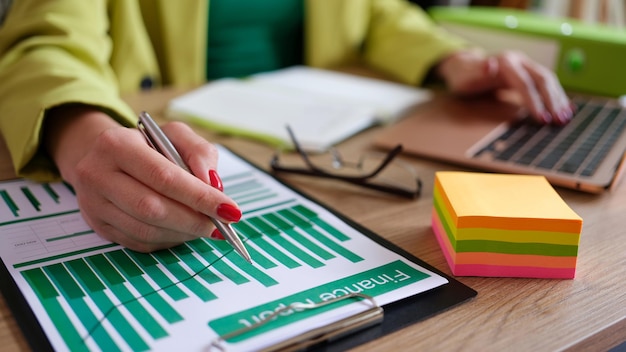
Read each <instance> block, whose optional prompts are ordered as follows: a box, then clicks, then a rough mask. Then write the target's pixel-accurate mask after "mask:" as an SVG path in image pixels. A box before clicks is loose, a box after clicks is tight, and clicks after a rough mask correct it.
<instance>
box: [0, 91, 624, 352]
mask: <svg viewBox="0 0 626 352" xmlns="http://www.w3.org/2000/svg"><path fill="white" fill-rule="evenodd" d="M180 93H182V91H181V90H162V91H155V92H151V93H143V94H140V95H136V96H132V97H128V99H127V101H128V102H129V103H130V104H131V106H133V107H134V108H135V109H136V111H139V110H147V111H149V112H150V113H151V114H152V115H153V116H155V117H156V118H157V119H158V120H160V121H161V122H162V121H164V119H163V110H164V108H165V105H166V103H167V101H168V100H169V99H170V98H172V97H174V96H176V95H178V94H180ZM198 131H199V133H200V134H202V135H203V136H205V137H206V138H207V139H209V140H211V141H214V142H217V143H221V144H224V145H225V146H227V147H229V148H231V149H232V150H234V151H235V152H237V153H239V154H240V155H242V156H244V157H246V158H248V159H250V160H251V161H253V162H254V163H256V164H257V165H259V166H260V167H262V168H264V169H267V167H268V164H269V160H270V157H271V155H272V153H273V150H272V148H268V147H266V146H265V145H261V144H258V143H255V142H251V141H247V140H241V139H234V138H229V137H226V136H217V135H215V134H212V133H209V132H207V131H203V130H198ZM376 132H377V130H376V129H371V130H368V131H366V132H364V133H362V134H360V135H358V136H356V137H355V138H352V139H350V140H349V141H347V142H345V143H342V144H341V145H340V149H341V150H342V151H343V152H344V153H346V154H348V155H350V154H352V155H357V154H358V153H360V152H362V151H363V150H367V149H370V140H371V138H372V136H373V135H374V134H375V133H376ZM404 159H405V160H406V161H408V162H409V163H411V164H413V165H414V166H415V167H416V168H417V170H418V172H419V174H420V176H421V177H422V179H423V181H424V192H423V194H422V196H421V197H420V198H419V199H418V200H416V201H408V200H403V199H398V198H393V197H388V196H384V195H380V194H378V193H375V192H363V190H362V189H360V188H357V187H354V186H352V185H347V184H346V185H344V184H341V183H338V182H335V181H328V180H317V179H313V178H307V177H304V176H280V177H281V178H282V179H283V180H285V181H286V182H288V183H289V184H291V185H292V186H294V187H295V188H297V189H298V190H301V191H302V192H304V193H306V194H308V195H311V196H312V197H313V198H314V199H317V200H319V201H320V202H322V203H326V204H329V205H331V206H332V207H333V208H335V209H337V210H338V211H339V212H340V213H342V214H344V215H346V216H348V217H350V218H352V219H354V220H355V221H357V222H358V223H360V224H362V225H363V226H365V227H367V228H369V229H371V230H373V231H374V232H376V233H378V234H379V235H381V236H383V237H385V238H387V239H388V240H390V241H392V242H394V243H395V244H397V245H399V246H400V247H402V248H404V249H405V250H407V251H409V252H410V253H412V254H414V255H415V256H417V257H419V258H421V259H423V260H425V261H426V262H428V263H429V264H431V265H433V266H435V267H436V268H438V269H440V270H442V271H444V272H446V273H448V274H450V270H449V269H448V267H447V264H446V262H445V258H444V256H443V253H442V252H441V250H440V249H439V246H438V244H437V241H436V240H435V237H434V234H433V232H432V230H431V228H430V214H431V213H430V212H431V208H432V189H433V179H434V172H435V171H439V170H463V169H462V168H458V167H456V166H453V165H449V164H443V163H438V162H434V161H430V160H420V159H416V158H404ZM10 165H11V164H10V158H9V156H8V153H7V151H6V148H5V146H4V143H0V179H8V178H12V177H14V174H13V172H12V169H11V166H10ZM623 183H624V182H623ZM623 183H622V184H621V185H618V187H617V188H616V189H615V190H614V191H613V192H611V193H605V194H601V195H589V194H583V193H579V192H575V191H570V190H565V189H557V191H558V192H559V194H560V195H561V196H562V197H563V198H564V199H565V201H566V202H567V203H568V204H569V205H570V206H571V207H572V208H573V209H574V211H576V212H577V213H578V214H579V215H580V216H581V217H582V218H583V221H584V224H583V233H582V236H581V241H580V247H579V254H578V263H577V273H576V278H575V279H573V280H548V279H515V278H481V277H459V278H458V279H459V280H460V281H462V282H463V283H465V284H467V285H469V286H470V287H472V288H474V289H476V290H477V291H478V296H477V297H476V298H475V299H473V300H472V301H470V302H467V303H464V304H462V305H459V306H457V307H454V308H452V309H450V310H448V311H445V312H442V313H441V314H438V315H436V316H434V317H432V318H430V319H427V320H424V321H422V322H419V323H417V324H414V325H411V326H409V327H407V328H405V329H403V330H400V331H398V332H396V333H393V334H390V335H388V336H385V337H383V338H381V339H378V340H375V341H372V342H370V343H367V344H365V345H362V346H359V347H357V348H355V349H354V350H355V351H372V350H375V351H381V350H394V351H400V350H413V351H415V350H418V351H430V350H438V351H477V350H480V351H502V350H507V351H555V350H594V351H598V350H607V349H609V348H611V347H613V346H615V345H617V344H619V343H621V342H623V341H626V216H625V214H626V202H625V201H624V200H625V199H626V185H624V184H623ZM28 349H29V347H28V344H27V342H26V341H25V340H24V337H23V335H22V334H21V332H20V330H19V328H18V326H17V324H16V322H15V319H14V317H13V316H12V314H11V311H10V309H9V308H8V307H7V305H6V303H5V301H4V299H2V297H0V350H3V351H25V350H28Z"/></svg>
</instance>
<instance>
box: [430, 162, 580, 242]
mask: <svg viewBox="0 0 626 352" xmlns="http://www.w3.org/2000/svg"><path fill="white" fill-rule="evenodd" d="M435 176H436V179H435V189H436V191H438V192H439V193H440V194H441V195H442V198H443V203H444V204H445V206H446V208H447V210H448V211H449V212H450V215H451V217H452V220H453V222H455V223H456V226H457V227H458V228H463V227H482V228H499V229H515V230H535V231H536V230H543V231H559V232H569V233H580V231H581V229H582V219H581V218H580V216H578V215H577V214H576V213H575V212H574V211H573V210H572V209H571V208H570V207H569V206H568V205H567V203H565V201H564V200H563V199H562V198H561V196H560V195H559V194H558V193H557V192H556V191H555V190H554V188H553V187H552V186H551V185H550V183H549V182H548V180H547V179H546V178H545V177H544V176H536V175H511V174H491V173H477V172H453V171H445V172H437V173H436V175H435Z"/></svg>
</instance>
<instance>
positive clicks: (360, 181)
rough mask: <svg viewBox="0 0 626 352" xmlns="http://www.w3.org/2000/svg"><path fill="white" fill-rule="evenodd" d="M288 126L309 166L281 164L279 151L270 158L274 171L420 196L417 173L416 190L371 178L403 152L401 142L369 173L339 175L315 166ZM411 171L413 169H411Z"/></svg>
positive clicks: (391, 192) (407, 196) (415, 196)
mask: <svg viewBox="0 0 626 352" xmlns="http://www.w3.org/2000/svg"><path fill="white" fill-rule="evenodd" d="M286 128H287V132H288V133H289V137H290V138H291V141H292V143H293V145H294V148H295V151H296V152H298V154H299V155H300V157H301V158H302V160H303V161H304V163H305V164H306V166H308V168H300V167H284V166H281V165H279V161H278V158H279V154H280V153H279V152H277V153H275V154H274V156H273V157H272V159H271V160H270V167H271V168H272V171H274V172H285V173H292V174H298V175H305V176H313V177H321V178H327V179H333V180H339V181H343V182H347V183H350V184H354V185H358V186H361V187H365V188H369V189H374V190H377V191H381V192H385V193H389V194H393V195H397V196H400V197H404V198H409V199H415V198H417V197H419V196H420V194H421V193H422V180H421V179H420V178H419V177H418V176H417V175H415V181H416V186H417V187H416V190H415V191H408V190H407V189H404V188H401V187H399V186H398V187H393V186H386V185H381V184H376V183H371V182H370V180H371V179H373V178H374V177H376V176H377V175H378V174H380V173H381V172H382V171H383V170H384V169H385V168H386V167H387V166H389V165H390V164H391V162H392V161H393V160H394V159H395V158H396V157H397V156H398V155H399V154H400V153H401V152H402V145H401V144H398V145H397V146H396V147H394V148H393V149H391V150H390V151H389V153H387V155H386V156H385V158H384V159H383V160H382V162H381V163H380V165H378V167H376V168H375V169H374V170H373V171H372V172H370V173H369V174H365V175H362V176H345V175H337V174H333V173H330V172H327V171H326V170H324V169H321V168H319V167H317V166H315V164H314V163H313V162H312V161H311V160H310V159H309V155H308V153H307V152H306V151H304V149H303V148H302V147H301V146H300V143H299V142H298V140H297V138H296V136H295V134H294V132H293V131H292V129H291V127H290V126H289V125H287V126H286ZM411 171H413V170H412V169H411Z"/></svg>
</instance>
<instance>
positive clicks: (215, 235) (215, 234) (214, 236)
mask: <svg viewBox="0 0 626 352" xmlns="http://www.w3.org/2000/svg"><path fill="white" fill-rule="evenodd" d="M209 237H211V238H212V239H214V240H224V239H225V238H224V235H222V233H221V232H220V230H218V229H215V230H213V232H211V235H210V236H209Z"/></svg>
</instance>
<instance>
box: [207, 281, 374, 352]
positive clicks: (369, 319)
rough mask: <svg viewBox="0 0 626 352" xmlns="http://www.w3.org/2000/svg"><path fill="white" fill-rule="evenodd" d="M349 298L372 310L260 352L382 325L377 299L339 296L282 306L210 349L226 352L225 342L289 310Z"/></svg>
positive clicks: (297, 348)
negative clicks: (366, 305) (367, 303)
mask: <svg viewBox="0 0 626 352" xmlns="http://www.w3.org/2000/svg"><path fill="white" fill-rule="evenodd" d="M346 299H363V300H367V301H368V302H370V304H371V307H370V308H368V309H367V310H365V311H362V312H359V313H356V314H354V315H352V316H349V317H347V318H343V319H341V320H338V321H336V322H334V323H332V324H329V325H326V326H322V327H319V328H316V329H313V330H310V331H307V332H305V333H302V334H300V335H298V336H295V337H293V338H291V339H287V340H285V341H282V342H279V343H277V344H275V345H273V346H271V347H268V348H265V349H262V350H260V351H265V352H270V351H281V352H286V351H300V350H303V349H306V348H308V347H311V346H313V345H316V344H318V343H320V342H323V341H330V340H334V339H337V338H340V337H342V336H345V335H348V334H351V333H353V332H356V331H358V330H361V329H365V328H367V327H370V326H373V325H376V324H380V323H381V322H382V321H383V317H384V310H383V308H382V307H381V306H379V305H378V303H376V301H375V300H374V298H373V297H371V296H368V295H365V294H362V293H350V294H347V295H344V296H340V297H336V298H333V299H330V300H327V301H322V302H316V303H292V304H290V305H288V306H285V307H282V308H281V309H278V310H276V311H274V313H273V314H271V315H269V316H268V317H267V318H266V319H263V320H261V321H259V322H257V323H255V324H252V325H250V326H247V327H244V328H241V329H238V330H235V331H233V332H231V333H228V334H226V335H223V336H219V337H217V338H216V339H215V340H213V342H211V344H210V346H209V350H217V351H226V348H225V347H224V346H223V344H222V343H223V342H225V341H227V340H229V339H232V338H234V337H237V336H239V335H243V334H245V333H247V332H249V331H252V330H254V329H257V328H259V327H260V326H263V325H265V324H267V323H268V322H270V321H271V320H272V319H273V318H275V317H277V316H278V315H279V314H281V313H282V312H284V311H286V310H289V309H316V308H320V307H323V306H327V305H330V304H333V303H336V302H339V301H343V300H346Z"/></svg>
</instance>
